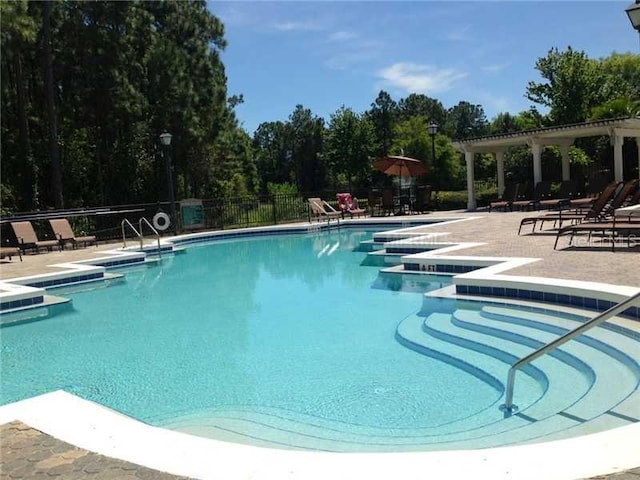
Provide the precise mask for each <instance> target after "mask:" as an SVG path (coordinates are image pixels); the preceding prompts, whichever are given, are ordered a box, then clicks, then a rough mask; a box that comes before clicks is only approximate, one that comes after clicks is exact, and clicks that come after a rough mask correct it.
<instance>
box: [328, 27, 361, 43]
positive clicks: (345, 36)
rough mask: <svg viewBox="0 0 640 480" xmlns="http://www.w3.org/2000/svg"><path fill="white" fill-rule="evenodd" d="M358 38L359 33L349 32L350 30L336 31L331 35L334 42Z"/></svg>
mask: <svg viewBox="0 0 640 480" xmlns="http://www.w3.org/2000/svg"><path fill="white" fill-rule="evenodd" d="M356 38H358V34H357V33H355V32H348V31H344V30H343V31H340V32H334V33H332V34H331V35H329V40H331V41H333V42H346V41H349V40H354V39H356Z"/></svg>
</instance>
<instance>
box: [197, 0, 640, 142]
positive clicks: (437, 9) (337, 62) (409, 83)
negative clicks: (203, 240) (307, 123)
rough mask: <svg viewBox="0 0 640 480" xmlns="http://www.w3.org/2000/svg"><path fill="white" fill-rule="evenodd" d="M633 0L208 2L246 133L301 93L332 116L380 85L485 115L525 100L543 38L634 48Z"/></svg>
mask: <svg viewBox="0 0 640 480" xmlns="http://www.w3.org/2000/svg"><path fill="white" fill-rule="evenodd" d="M630 1H631V0H628V1H626V2H625V1H622V2H618V1H565V2H561V1H541V2H528V1H502V2H487V1H471V2H456V1H447V2H432V1H421V2H398V1H394V2H381V1H375V2H354V1H346V2H326V1H321V2H307V1H297V2H294V1H282V2H266V1H259V2H248V1H230V2H209V9H210V10H211V11H212V12H213V13H214V14H215V15H216V16H218V17H219V18H220V19H221V20H222V21H223V23H224V25H225V29H226V34H225V37H226V39H227V42H228V46H227V48H226V49H225V51H224V52H223V54H222V59H223V62H224V64H225V68H226V72H227V77H228V89H229V95H233V94H243V95H244V100H245V103H244V104H242V105H240V106H238V107H237V109H236V112H237V115H238V119H239V120H240V122H241V124H242V126H243V127H244V128H245V129H246V130H247V131H248V132H249V133H250V134H253V132H254V130H255V129H256V128H257V127H258V125H259V124H260V123H262V122H266V121H275V120H286V119H287V118H288V117H289V115H290V114H291V113H292V112H293V110H294V108H295V106H296V105H297V104H302V105H304V107H305V108H310V109H311V111H312V112H313V113H314V114H315V115H318V116H321V117H323V118H324V119H325V120H326V121H327V122H328V121H329V118H330V115H331V114H332V113H334V112H335V111H336V110H337V109H338V108H340V107H341V106H342V105H345V106H347V107H350V108H352V109H353V110H355V111H357V112H364V111H365V110H368V109H369V108H370V105H371V103H372V102H373V101H374V100H375V98H376V96H377V94H378V92H379V91H380V90H381V89H384V90H386V91H387V92H389V94H391V96H392V97H393V98H394V99H395V100H396V101H398V100H400V99H401V98H403V97H406V96H407V95H409V94H410V93H423V94H426V95H428V96H430V97H434V98H437V99H439V100H440V101H441V102H442V103H443V104H444V106H445V107H447V108H449V107H452V106H454V105H455V104H457V103H458V102H459V101H461V100H466V101H468V102H471V103H474V104H480V105H482V106H483V107H484V110H485V113H486V114H487V117H488V118H489V119H491V118H492V117H494V116H495V115H496V114H497V113H499V112H503V111H506V112H510V113H518V112H520V111H522V110H526V109H528V108H529V106H530V104H531V103H530V102H529V101H528V100H527V99H526V98H525V97H524V93H525V90H526V86H527V83H528V82H529V81H531V80H534V81H540V77H539V76H538V73H537V70H535V63H536V60H537V59H538V58H539V57H542V56H545V55H546V54H547V52H548V51H549V49H550V48H552V47H558V48H559V49H561V50H564V49H566V48H567V46H569V45H570V46H571V47H572V48H574V49H576V50H583V51H585V52H586V53H587V55H588V56H589V57H591V58H599V57H603V56H607V55H609V54H610V53H611V52H613V51H617V52H634V53H638V52H640V42H639V40H638V34H637V32H635V31H634V30H633V28H632V27H631V23H630V22H629V20H628V18H627V16H626V13H625V11H624V10H625V7H626V6H627V4H628V3H630Z"/></svg>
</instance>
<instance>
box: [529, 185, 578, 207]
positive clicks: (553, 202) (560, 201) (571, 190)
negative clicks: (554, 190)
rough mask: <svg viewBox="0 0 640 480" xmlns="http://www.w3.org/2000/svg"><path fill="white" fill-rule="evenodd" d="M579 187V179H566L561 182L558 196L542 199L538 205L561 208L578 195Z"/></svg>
mask: <svg viewBox="0 0 640 480" xmlns="http://www.w3.org/2000/svg"><path fill="white" fill-rule="evenodd" d="M578 188H579V186H578V181H577V180H565V181H563V182H562V183H561V184H560V190H558V196H557V198H550V199H548V200H540V202H539V204H538V205H539V206H540V208H549V209H551V208H561V207H562V206H564V205H568V204H569V202H570V201H571V199H572V198H576V197H577V196H578Z"/></svg>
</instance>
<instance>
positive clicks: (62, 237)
mask: <svg viewBox="0 0 640 480" xmlns="http://www.w3.org/2000/svg"><path fill="white" fill-rule="evenodd" d="M49 224H50V225H51V230H53V233H54V234H55V236H56V238H57V239H58V241H59V242H60V246H61V247H62V248H64V244H65V243H71V245H72V246H73V248H76V246H77V245H78V244H80V243H83V244H84V246H85V247H86V246H87V245H88V244H91V243H93V244H94V245H96V246H98V242H97V241H96V237H95V235H86V236H84V237H76V236H75V234H74V233H73V230H72V229H71V225H69V220H67V219H66V218H57V219H55V220H49Z"/></svg>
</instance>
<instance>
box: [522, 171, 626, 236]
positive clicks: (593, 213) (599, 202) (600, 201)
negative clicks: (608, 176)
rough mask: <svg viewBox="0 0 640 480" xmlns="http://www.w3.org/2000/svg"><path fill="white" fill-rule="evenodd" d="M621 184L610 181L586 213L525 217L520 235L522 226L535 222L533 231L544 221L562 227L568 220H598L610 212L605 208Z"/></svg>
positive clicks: (571, 212) (572, 212) (559, 213)
mask: <svg viewBox="0 0 640 480" xmlns="http://www.w3.org/2000/svg"><path fill="white" fill-rule="evenodd" d="M619 186H620V183H619V182H612V183H610V184H609V185H608V186H607V187H606V188H605V189H604V190H603V192H602V193H601V194H600V196H599V197H598V198H597V199H596V201H595V202H594V204H593V205H592V206H591V208H590V209H589V211H588V212H587V213H586V214H583V213H578V212H576V211H566V212H562V211H560V212H558V213H552V214H546V215H538V216H536V217H526V218H523V219H522V220H520V227H519V228H518V235H520V232H521V231H522V227H523V226H525V225H530V224H533V228H532V229H531V231H532V232H533V231H535V229H536V225H537V224H538V222H540V228H542V226H543V225H544V222H554V225H555V224H559V226H560V227H562V223H563V222H567V221H572V222H581V221H585V220H597V219H598V218H601V217H602V216H604V215H605V214H606V213H607V212H608V209H607V210H605V208H606V207H607V205H608V204H609V202H611V199H612V198H614V195H615V193H616V191H617V190H618V187H619Z"/></svg>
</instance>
